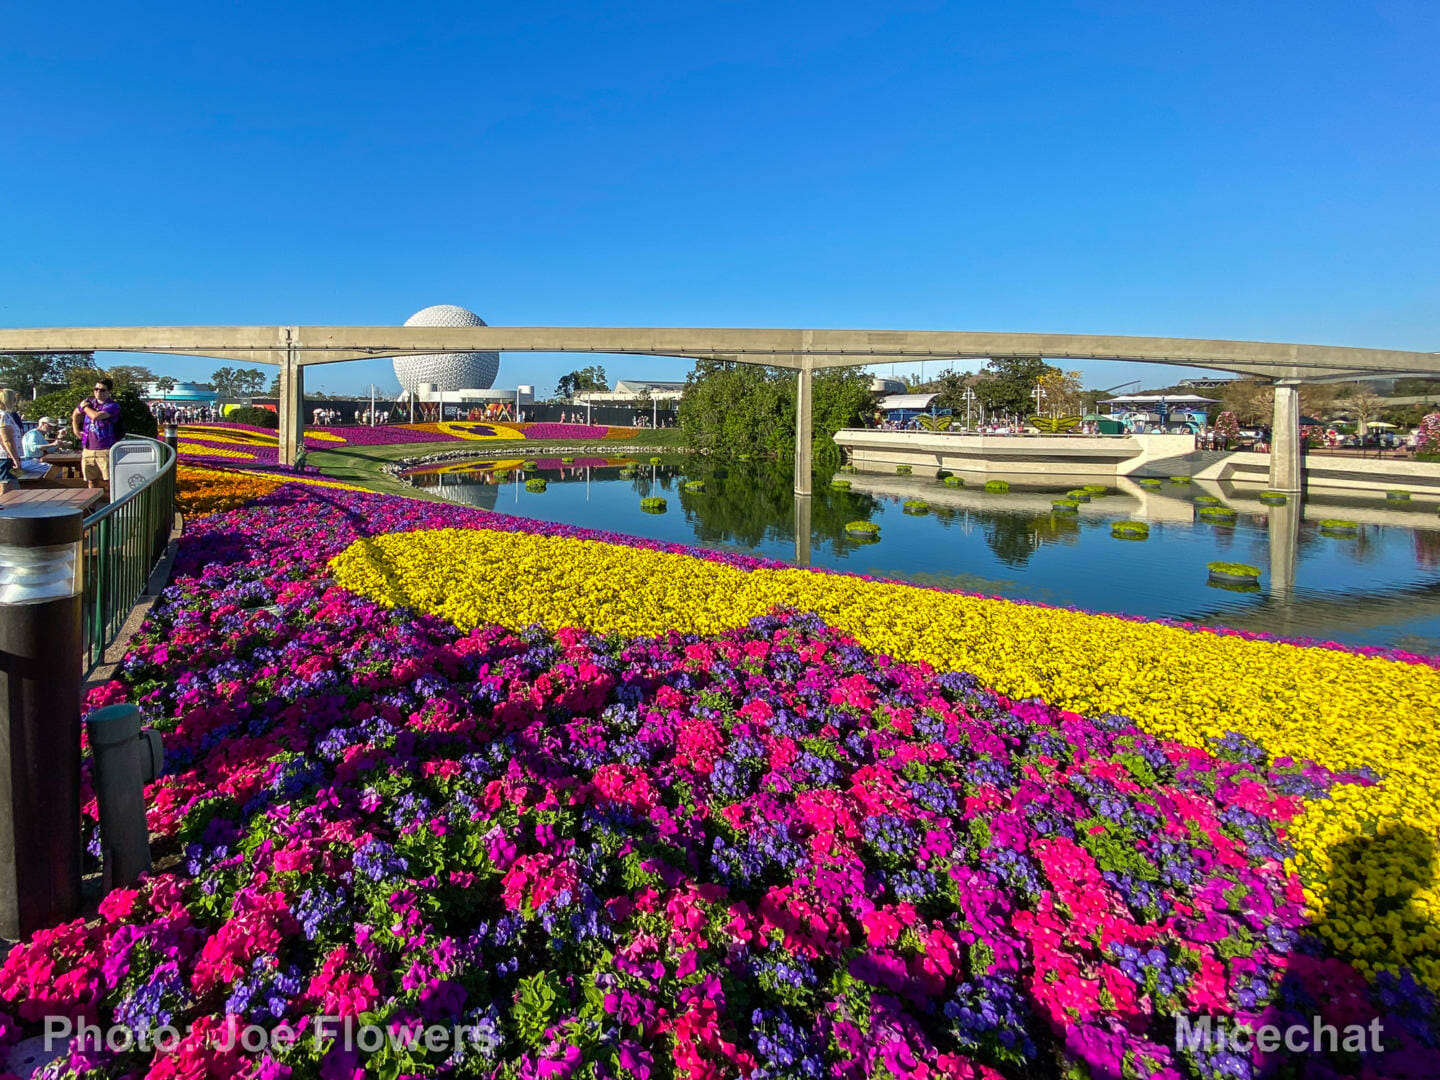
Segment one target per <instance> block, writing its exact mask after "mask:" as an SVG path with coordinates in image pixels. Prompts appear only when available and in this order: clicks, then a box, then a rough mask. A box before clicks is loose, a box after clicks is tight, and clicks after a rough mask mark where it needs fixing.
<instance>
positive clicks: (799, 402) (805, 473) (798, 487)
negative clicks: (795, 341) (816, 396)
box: [795, 356, 815, 496]
mask: <svg viewBox="0 0 1440 1080" xmlns="http://www.w3.org/2000/svg"><path fill="white" fill-rule="evenodd" d="M797 359H799V361H800V370H799V371H797V372H796V373H795V494H796V495H807V496H808V495H809V494H810V473H811V471H812V470H813V468H814V463H813V461H812V460H811V458H812V456H813V453H814V448H813V446H812V441H813V433H812V427H811V411H812V405H811V400H812V397H813V389H814V388H813V383H814V374H815V369H814V366H813V365H814V361H813V360H812V359H811V358H810V357H809V356H801V357H798V358H797Z"/></svg>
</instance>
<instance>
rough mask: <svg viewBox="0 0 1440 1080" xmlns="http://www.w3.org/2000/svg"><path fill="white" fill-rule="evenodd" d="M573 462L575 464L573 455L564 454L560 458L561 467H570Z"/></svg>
mask: <svg viewBox="0 0 1440 1080" xmlns="http://www.w3.org/2000/svg"><path fill="white" fill-rule="evenodd" d="M574 462H575V455H574V454H564V455H562V456H561V458H560V464H561V465H572V464H574Z"/></svg>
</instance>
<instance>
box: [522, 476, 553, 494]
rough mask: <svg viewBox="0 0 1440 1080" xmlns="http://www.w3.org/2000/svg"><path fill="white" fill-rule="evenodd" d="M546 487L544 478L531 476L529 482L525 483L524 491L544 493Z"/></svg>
mask: <svg viewBox="0 0 1440 1080" xmlns="http://www.w3.org/2000/svg"><path fill="white" fill-rule="evenodd" d="M548 486H549V485H548V484H547V483H546V482H545V479H544V477H540V476H532V477H531V478H530V479H529V480H526V481H525V490H526V491H544V490H545V489H546V488H547V487H548Z"/></svg>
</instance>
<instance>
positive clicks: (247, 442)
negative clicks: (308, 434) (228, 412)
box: [179, 424, 280, 446]
mask: <svg viewBox="0 0 1440 1080" xmlns="http://www.w3.org/2000/svg"><path fill="white" fill-rule="evenodd" d="M179 434H180V437H181V438H182V439H183V438H185V437H186V436H189V437H190V438H192V439H204V440H205V441H206V442H218V443H229V444H231V445H233V446H279V445H280V439H279V436H277V435H271V434H269V433H267V432H259V431H246V430H244V429H243V428H224V427H209V426H206V425H204V424H182V425H180V431H179Z"/></svg>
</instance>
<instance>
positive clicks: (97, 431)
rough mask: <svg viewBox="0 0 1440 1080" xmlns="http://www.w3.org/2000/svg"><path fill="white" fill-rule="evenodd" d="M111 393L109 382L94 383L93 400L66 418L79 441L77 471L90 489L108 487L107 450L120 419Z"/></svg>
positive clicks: (113, 438) (91, 398) (88, 400)
mask: <svg viewBox="0 0 1440 1080" xmlns="http://www.w3.org/2000/svg"><path fill="white" fill-rule="evenodd" d="M114 390H115V381H114V380H113V379H97V380H96V381H95V396H94V397H89V398H86V399H85V400H84V401H82V402H81V403H80V404H79V405H77V406H75V411H74V412H73V413H71V414H70V426H71V428H73V429H74V431H75V436H76V438H78V439H80V446H81V451H80V471H81V472H82V473H83V474H84V475H85V479H86V480H87V481H89V484H90V486H91V487H92V488H98V487H104V486H107V485H108V484H109V483H110V447H112V446H114V445H115V442H116V439H115V425H116V422H117V421H118V420H119V419H120V403H119V402H118V401H116V400H115V399H114V397H113V396H112V395H113V392H114ZM82 428H83V430H82Z"/></svg>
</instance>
